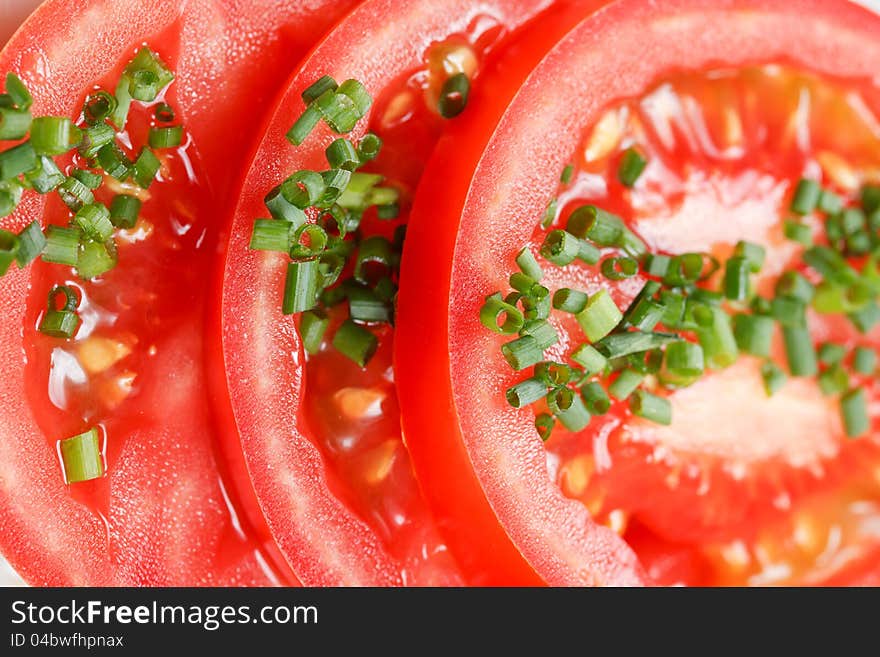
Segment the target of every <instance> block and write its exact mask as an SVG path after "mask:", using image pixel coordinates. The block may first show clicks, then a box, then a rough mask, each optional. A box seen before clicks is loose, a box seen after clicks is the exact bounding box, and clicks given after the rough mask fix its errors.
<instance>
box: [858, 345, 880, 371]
mask: <svg viewBox="0 0 880 657" xmlns="http://www.w3.org/2000/svg"><path fill="white" fill-rule="evenodd" d="M853 369H854V370H855V371H856V372H858V373H859V374H864V375H865V376H870V375H872V374H874V372H875V371H876V369H877V352H876V351H874V350H873V349H871V348H870V347H856V350H855V352H854V353H853Z"/></svg>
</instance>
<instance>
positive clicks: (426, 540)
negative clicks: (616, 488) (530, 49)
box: [306, 18, 501, 586]
mask: <svg viewBox="0 0 880 657" xmlns="http://www.w3.org/2000/svg"><path fill="white" fill-rule="evenodd" d="M500 34H501V30H500V26H498V24H497V23H496V22H495V21H492V20H490V19H488V18H486V19H480V20H476V21H474V23H473V24H472V25H471V28H470V30H469V32H468V33H467V34H463V35H455V36H451V37H449V38H448V39H447V40H446V41H444V42H442V43H438V44H435V45H434V46H432V47H431V48H430V49H429V52H428V53H427V57H426V59H427V64H426V67H425V68H423V69H420V70H418V71H415V72H411V73H408V74H406V75H404V76H402V77H401V78H400V79H399V80H397V82H396V83H394V84H392V85H391V86H390V87H389V88H388V89H386V90H384V91H383V92H382V94H381V95H380V97H378V98H377V99H376V104H375V107H376V109H375V110H374V112H373V116H372V120H371V123H370V130H371V131H372V132H373V133H375V134H376V135H378V136H379V137H380V138H381V139H382V150H381V152H380V154H379V157H378V158H377V159H376V160H375V161H374V162H373V163H371V165H370V166H369V167H367V170H368V171H369V172H372V173H379V174H382V175H383V176H385V182H384V183H383V185H385V186H393V187H395V188H396V189H397V190H398V191H399V192H400V206H401V212H400V215H399V216H398V217H397V218H396V219H395V220H393V221H388V220H380V219H378V218H377V217H376V215H375V210H372V211H369V212H368V213H367V214H366V215H365V217H364V220H363V223H362V224H361V232H362V234H363V236H364V237H367V236H370V235H382V236H384V237H387V238H389V239H390V238H391V237H392V235H393V233H394V230H395V228H396V227H398V226H402V225H405V224H406V222H407V218H408V217H407V212H408V207H409V204H410V200H411V198H412V195H413V193H414V192H415V189H416V186H417V185H418V182H419V178H420V177H421V173H422V170H423V168H424V164H425V162H426V161H427V159H428V157H429V155H430V153H431V151H432V150H433V147H434V144H435V143H436V141H437V139H438V138H439V136H440V134H441V133H442V130H443V119H442V118H441V117H440V116H439V115H438V114H437V112H436V111H435V110H434V109H433V108H434V107H436V97H437V91H438V89H439V88H440V87H441V86H442V84H443V81H444V80H445V79H446V78H447V77H448V75H449V74H450V73H454V72H459V70H460V69H462V68H464V69H465V72H466V73H467V74H468V76H469V77H473V76H474V75H475V74H476V73H477V68H476V67H477V65H478V61H479V60H481V59H483V58H484V57H486V55H487V53H488V51H489V50H490V48H491V47H493V46H494V45H495V44H496V42H497V40H498V37H499V35H500ZM346 316H347V312H346V311H345V308H344V307H342V308H340V307H337V308H335V309H334V310H333V312H332V313H331V325H330V328H329V329H328V331H327V333H326V336H327V337H326V338H325V341H324V343H323V344H322V346H321V350H320V352H319V353H317V354H315V355H307V356H306V380H307V388H306V390H307V394H306V419H307V422H308V424H309V427H310V430H311V431H310V435H311V436H312V437H313V440H315V442H316V444H317V445H318V446H319V447H320V448H321V450H322V452H323V454H324V456H325V462H326V464H327V467H328V470H329V472H330V473H331V474H332V475H333V479H334V481H335V482H336V486H335V489H336V493H337V495H339V496H340V497H341V498H342V499H344V500H345V501H346V503H347V504H349V505H350V506H351V507H352V508H353V509H354V510H355V511H356V512H357V513H358V515H360V516H361V517H362V518H363V519H364V520H365V521H366V522H367V523H368V524H369V525H370V526H371V527H372V528H373V529H374V530H375V531H376V532H377V533H378V535H379V536H381V537H382V539H383V541H384V542H385V544H386V546H387V549H388V550H389V552H391V554H392V556H394V557H395V558H396V559H397V560H399V561H400V562H401V563H402V564H403V572H402V573H401V578H402V581H403V582H404V583H405V584H415V585H433V586H437V585H461V584H462V583H463V580H462V577H461V574H460V572H459V571H458V567H457V565H456V563H455V561H454V559H453V558H452V556H451V554H450V553H449V551H448V549H447V547H446V545H445V543H444V542H443V540H442V538H441V536H440V534H439V532H438V531H437V529H436V526H435V524H434V521H433V519H432V517H431V515H430V512H429V511H428V508H427V506H426V504H425V502H424V500H423V498H422V496H421V493H420V491H419V488H418V482H417V481H416V478H415V475H414V473H413V470H412V465H411V463H410V457H409V453H408V452H407V449H406V446H405V445H404V442H403V437H402V435H401V428H400V409H399V406H398V403H397V394H396V389H395V384H394V372H393V370H392V363H391V360H392V352H393V338H394V331H393V328H392V327H389V326H384V327H382V326H381V325H375V326H374V327H373V331H374V333H375V334H376V335H377V337H378V338H379V348H378V350H377V352H376V355H375V356H373V358H372V359H371V360H370V362H369V363H368V364H367V367H366V368H364V369H361V368H360V367H358V366H357V365H356V364H355V363H353V362H352V361H350V360H348V359H347V358H345V357H344V356H342V355H341V354H340V353H339V352H338V351H336V349H335V348H334V347H333V346H332V345H331V340H330V336H332V335H333V334H334V333H335V329H336V327H337V326H338V324H339V323H340V322H341V321H342V320H343V319H344V318H345V317H346Z"/></svg>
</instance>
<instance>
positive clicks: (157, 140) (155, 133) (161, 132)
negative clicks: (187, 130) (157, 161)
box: [149, 125, 183, 148]
mask: <svg viewBox="0 0 880 657" xmlns="http://www.w3.org/2000/svg"><path fill="white" fill-rule="evenodd" d="M182 141H183V126H182V125H172V126H164V127H160V128H150V135H149V142H150V146H151V147H153V148H174V147H176V146H180V144H181V142H182Z"/></svg>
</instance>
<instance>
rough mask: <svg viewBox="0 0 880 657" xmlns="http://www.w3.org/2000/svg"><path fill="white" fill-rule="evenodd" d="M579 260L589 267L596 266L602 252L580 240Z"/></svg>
mask: <svg viewBox="0 0 880 657" xmlns="http://www.w3.org/2000/svg"><path fill="white" fill-rule="evenodd" d="M578 241H579V242H580V244H579V245H578V254H577V257H578V260H580V261H581V262H583V263H585V264H588V265H595V264H597V263H598V262H599V258H601V257H602V252H601V251H600V250H599V249H597V248H596V247H595V246H593V245H592V244H590V243H589V242H587V241H586V240H578Z"/></svg>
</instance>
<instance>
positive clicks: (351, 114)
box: [287, 75, 373, 146]
mask: <svg viewBox="0 0 880 657" xmlns="http://www.w3.org/2000/svg"><path fill="white" fill-rule="evenodd" d="M302 99H303V102H304V103H305V104H306V109H305V111H304V112H303V113H302V114H301V115H300V116H299V118H298V119H297V120H296V121H295V122H294V124H293V125H292V126H291V128H290V130H288V131H287V139H288V141H290V143H292V144H293V145H294V146H299V145H300V144H302V143H303V142H304V141H305V140H306V138H307V137H308V136H309V135H310V134H311V132H312V130H314V129H315V127H316V126H317V125H318V123H319V122H320V121H321V120H323V121H324V122H325V123H326V124H327V127H329V128H330V130H331V131H332V132H334V133H336V134H338V135H342V134H347V133H349V132H351V131H352V130H354V126H355V124H356V123H357V122H358V121H360V120H361V119H362V118H364V117H365V116H366V115H367V112H368V111H369V109H370V106H371V105H372V103H373V98H372V97H371V96H370V94H369V93H368V92H367V90H366V87H364V85H363V84H361V83H360V82H358V81H357V80H346V81H345V82H343V83H342V84H340V85H337V84H336V81H335V80H334V79H333V78H331V77H330V76H328V75H325V76H324V77H322V78H319V79H318V80H317V81H316V82H314V83H313V84H312V85H311V86H309V87H308V88H307V89H306V90H305V91H304V92H303V94H302Z"/></svg>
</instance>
